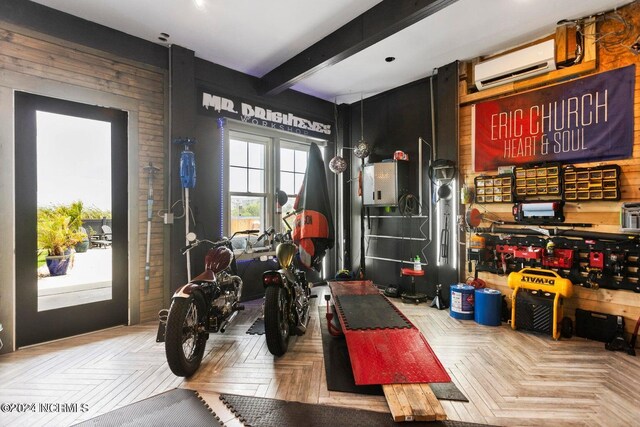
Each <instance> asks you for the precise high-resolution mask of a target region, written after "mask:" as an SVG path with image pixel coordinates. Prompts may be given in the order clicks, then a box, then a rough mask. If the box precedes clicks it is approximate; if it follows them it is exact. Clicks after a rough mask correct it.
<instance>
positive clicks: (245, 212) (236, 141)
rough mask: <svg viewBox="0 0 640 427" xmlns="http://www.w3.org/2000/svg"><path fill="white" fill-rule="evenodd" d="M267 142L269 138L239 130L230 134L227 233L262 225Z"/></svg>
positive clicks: (260, 227)
mask: <svg viewBox="0 0 640 427" xmlns="http://www.w3.org/2000/svg"><path fill="white" fill-rule="evenodd" d="M269 146H270V139H269V138H263V137H259V136H257V135H250V134H243V133H239V132H231V133H230V135H229V195H230V201H229V208H230V212H229V231H230V234H233V233H234V232H236V231H239V230H264V228H265V225H266V224H265V220H266V218H267V215H266V203H267V200H266V199H267V194H266V187H267V182H266V178H267V175H266V172H267V153H268V150H269Z"/></svg>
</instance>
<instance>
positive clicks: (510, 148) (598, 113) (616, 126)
mask: <svg viewBox="0 0 640 427" xmlns="http://www.w3.org/2000/svg"><path fill="white" fill-rule="evenodd" d="M635 74H636V71H635V65H630V66H627V67H624V68H618V69H615V70H611V71H607V72H604V73H599V74H596V75H593V76H589V77H584V78H581V79H577V80H574V81H571V82H567V83H563V84H559V85H555V86H550V87H546V88H542V89H539V90H535V91H531V92H527V93H523V94H520V95H513V96H508V97H505V98H501V99H497V100H494V101H487V102H482V103H479V104H476V105H475V106H474V120H475V125H474V129H473V131H474V142H473V149H474V169H475V171H477V172H479V171H490V170H496V169H497V168H498V166H508V165H519V164H524V163H532V162H549V161H561V162H565V163H571V162H597V161H601V160H613V159H624V158H628V157H631V155H632V151H633V96H634V87H635V78H636V77H635Z"/></svg>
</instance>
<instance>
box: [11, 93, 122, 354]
mask: <svg viewBox="0 0 640 427" xmlns="http://www.w3.org/2000/svg"><path fill="white" fill-rule="evenodd" d="M15 108H16V114H15V120H16V136H15V140H16V183H15V186H16V218H18V219H19V220H17V221H16V286H17V289H16V313H17V319H16V320H17V322H16V343H17V345H18V346H24V345H30V344H34V343H38V342H44V341H49V340H53V339H58V338H62V337H66V336H71V335H76V334H79V333H84V332H89V331H93V330H97V329H102V328H106V327H109V326H115V325H119V324H124V323H126V322H127V312H128V310H127V309H128V307H127V284H128V276H127V233H128V231H127V227H128V226H127V219H126V218H127V217H126V215H127V206H126V204H127V175H126V173H122V170H123V167H122V166H123V165H124V166H125V167H124V170H126V165H127V113H126V112H123V111H119V110H113V109H108V108H102V107H96V106H90V105H85V104H79V103H73V102H69V101H62V100H58V99H53V98H47V97H42V96H37V95H31V94H27V93H22V92H16V95H15Z"/></svg>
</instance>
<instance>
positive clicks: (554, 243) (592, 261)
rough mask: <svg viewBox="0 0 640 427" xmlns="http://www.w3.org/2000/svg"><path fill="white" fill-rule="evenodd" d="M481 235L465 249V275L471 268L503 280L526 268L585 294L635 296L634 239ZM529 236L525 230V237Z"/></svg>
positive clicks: (639, 265)
mask: <svg viewBox="0 0 640 427" xmlns="http://www.w3.org/2000/svg"><path fill="white" fill-rule="evenodd" d="M504 231H505V229H500V230H499V232H498V233H491V232H489V233H487V232H480V233H479V234H477V235H476V236H477V237H474V236H472V237H471V238H473V239H474V241H476V242H480V243H475V244H474V245H473V247H471V246H470V247H469V248H468V249H467V261H468V264H469V265H468V267H469V272H472V271H473V269H472V267H473V265H475V272H476V275H477V273H478V272H488V273H493V274H498V275H507V274H509V273H511V272H514V271H519V270H521V269H522V268H526V267H540V268H546V269H550V270H553V271H555V272H557V273H558V274H560V276H562V277H564V278H567V279H569V280H571V282H573V283H574V284H575V285H579V286H583V287H586V288H592V289H597V288H606V289H619V290H630V291H634V292H640V242H639V241H638V238H637V236H628V235H623V234H621V235H619V236H620V239H619V240H614V239H613V237H614V236H612V235H610V234H607V235H606V236H607V238H598V233H595V232H594V233H591V234H592V235H593V236H594V238H591V239H578V238H572V237H566V236H562V233H563V232H564V231H575V230H557V229H556V230H555V233H558V234H557V235H554V236H532V235H518V232H519V231H522V230H518V229H516V228H513V230H512V233H510V234H505V233H504ZM527 232H528V233H530V234H531V232H532V230H525V233H527Z"/></svg>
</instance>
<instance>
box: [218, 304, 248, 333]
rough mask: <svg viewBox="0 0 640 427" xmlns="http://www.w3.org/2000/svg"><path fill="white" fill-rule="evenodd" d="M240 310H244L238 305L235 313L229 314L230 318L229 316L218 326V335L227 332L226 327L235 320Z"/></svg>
mask: <svg viewBox="0 0 640 427" xmlns="http://www.w3.org/2000/svg"><path fill="white" fill-rule="evenodd" d="M240 310H244V305H240V304H238V306H237V309H236V311H234V312H233V313H231V316H229V318H228V319H227V320H225V321H224V322H222V324H221V325H220V333H221V334H223V333H224V331H226V330H227V326H229V324H230V323H231V322H232V321H233V319H235V318H236V316H237V315H238V311H240Z"/></svg>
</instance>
